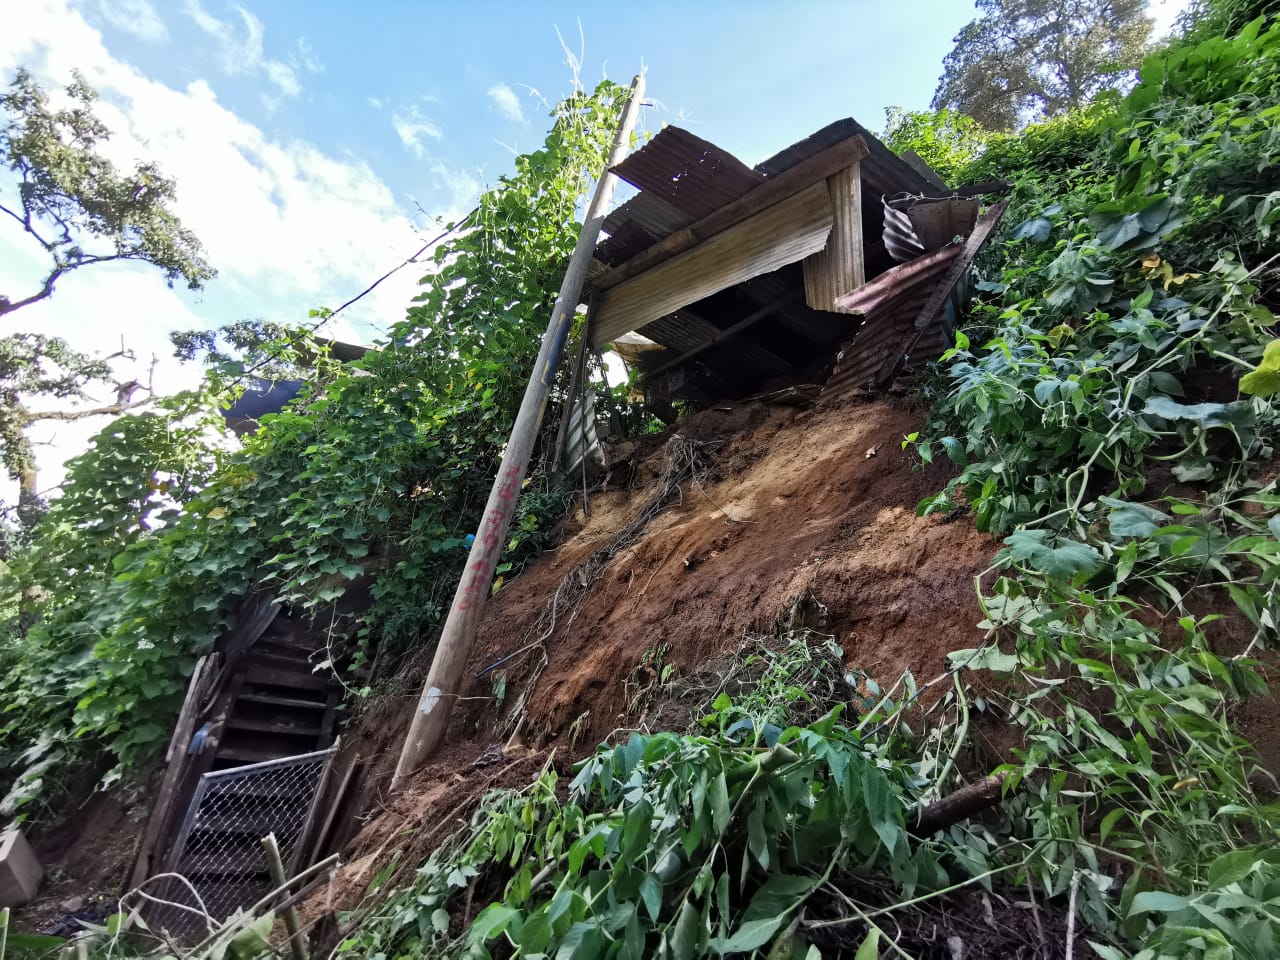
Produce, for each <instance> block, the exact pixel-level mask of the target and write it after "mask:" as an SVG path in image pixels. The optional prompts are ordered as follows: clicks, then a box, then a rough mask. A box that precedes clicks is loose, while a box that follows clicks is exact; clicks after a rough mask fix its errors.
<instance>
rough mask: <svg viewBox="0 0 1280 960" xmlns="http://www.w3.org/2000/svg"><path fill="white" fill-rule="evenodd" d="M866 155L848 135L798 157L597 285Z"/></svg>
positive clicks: (627, 275) (644, 266)
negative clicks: (777, 172)
mask: <svg viewBox="0 0 1280 960" xmlns="http://www.w3.org/2000/svg"><path fill="white" fill-rule="evenodd" d="M866 155H867V144H866V141H865V140H863V139H862V137H850V138H849V139H847V140H842V141H840V142H839V143H837V144H834V145H832V146H830V147H827V148H826V149H825V150H823V151H821V152H819V153H815V154H814V155H813V156H812V157H810V158H809V159H808V160H802V161H800V162H799V163H797V164H796V165H795V166H794V167H792V168H791V169H790V170H786V171H784V172H782V173H780V174H778V175H777V176H776V177H771V178H769V179H768V180H766V181H765V182H764V183H762V184H761V185H760V186H758V187H756V188H755V189H754V190H752V191H751V192H750V193H746V194H744V195H743V196H741V197H739V198H738V199H737V200H733V201H731V202H729V203H726V204H725V205H724V206H723V207H721V208H720V209H719V210H716V211H715V212H714V213H710V214H708V215H707V216H705V217H703V218H702V219H701V220H699V221H698V222H697V223H694V224H691V225H690V226H687V227H685V228H684V229H683V230H677V231H676V232H675V233H673V234H671V235H670V236H667V237H664V238H662V239H661V240H659V241H658V242H657V243H655V244H654V245H653V246H651V247H649V248H648V249H646V250H642V251H640V252H639V253H637V254H636V255H635V256H634V257H632V258H631V259H630V260H626V261H624V262H622V263H620V264H618V265H617V266H616V267H614V268H613V269H612V270H610V271H609V272H608V273H606V274H604V275H603V276H602V277H600V279H599V280H597V281H596V289H597V290H608V289H609V288H610V287H616V286H617V285H618V284H620V283H622V281H624V280H630V279H631V278H632V277H634V276H637V275H638V274H641V273H644V271H646V270H649V269H651V268H652V267H655V266H657V265H658V264H659V263H662V262H663V261H664V260H670V259H671V258H672V257H674V256H676V254H679V253H683V252H684V251H686V250H689V249H690V248H692V247H694V246H696V245H697V244H699V243H701V242H702V241H704V240H706V239H708V238H710V237H713V236H715V235H716V234H717V233H720V232H722V231H724V230H727V229H728V228H729V227H732V226H734V225H735V224H738V223H741V222H742V221H743V220H746V219H747V218H748V217H752V216H755V215H756V214H757V213H759V212H760V211H761V210H764V209H766V208H768V207H771V206H773V205H774V204H775V203H780V202H782V201H783V200H787V199H789V198H791V197H793V196H795V195H796V194H797V193H799V192H800V191H801V190H803V189H805V188H806V187H811V186H813V185H814V184H815V183H819V182H822V181H825V180H826V179H827V177H829V176H831V175H833V174H835V173H839V172H840V171H841V170H846V169H848V168H849V167H851V166H854V165H856V164H857V163H858V162H859V161H860V160H861V159H862V158H863V157H865V156H866Z"/></svg>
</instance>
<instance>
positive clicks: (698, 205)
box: [613, 127, 765, 219]
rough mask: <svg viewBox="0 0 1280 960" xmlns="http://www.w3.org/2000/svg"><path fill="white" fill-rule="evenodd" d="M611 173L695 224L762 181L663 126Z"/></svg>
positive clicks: (710, 146)
mask: <svg viewBox="0 0 1280 960" xmlns="http://www.w3.org/2000/svg"><path fill="white" fill-rule="evenodd" d="M613 172H614V173H616V174H617V175H618V176H620V177H621V178H622V179H623V180H626V181H627V183H630V184H632V185H633V186H635V187H636V188H637V189H639V190H641V191H642V192H644V193H648V194H651V195H653V196H655V197H658V198H660V199H661V200H664V201H665V202H667V203H669V204H671V206H673V207H675V208H676V209H677V210H679V211H681V212H683V213H687V214H689V215H690V216H692V217H694V218H695V219H701V218H702V217H705V216H707V214H709V213H713V212H714V211H716V210H719V209H720V208H721V207H723V206H724V205H725V204H726V203H730V202H732V201H734V200H737V199H738V198H739V197H741V196H742V195H743V194H745V193H747V192H748V191H750V190H752V189H754V188H755V187H758V186H759V185H760V184H761V183H763V182H764V179H765V177H764V174H763V173H760V172H758V171H755V170H752V169H751V168H750V167H748V166H747V165H746V164H744V163H743V162H742V161H741V160H739V159H738V158H737V157H735V156H734V155H733V154H731V153H729V152H728V151H726V150H722V149H720V148H719V147H717V146H716V145H715V144H714V143H711V142H710V141H708V140H703V139H702V138H701V137H695V136H694V135H693V134H692V133H690V132H689V131H688V130H682V129H680V128H679V127H664V128H663V129H662V130H661V131H660V132H659V133H658V135H657V136H655V137H654V138H653V139H652V140H650V141H649V142H648V143H646V144H645V145H644V146H643V147H641V148H640V149H639V150H637V151H636V152H635V153H633V154H631V156H629V157H627V159H625V160H623V161H622V162H621V163H620V164H618V165H617V166H616V167H614V168H613Z"/></svg>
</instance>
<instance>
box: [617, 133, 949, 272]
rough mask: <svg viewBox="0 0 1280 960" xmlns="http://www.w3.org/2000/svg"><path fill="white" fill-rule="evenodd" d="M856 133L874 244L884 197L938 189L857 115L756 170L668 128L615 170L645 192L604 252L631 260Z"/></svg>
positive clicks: (628, 208) (627, 209)
mask: <svg viewBox="0 0 1280 960" xmlns="http://www.w3.org/2000/svg"><path fill="white" fill-rule="evenodd" d="M854 136H861V137H862V138H863V140H865V141H866V144H867V149H868V151H869V152H868V155H867V156H866V157H865V158H864V159H863V160H862V162H861V163H860V164H859V175H860V178H861V184H862V201H863V221H864V236H865V237H866V238H867V242H868V243H869V244H870V243H873V242H874V240H875V238H876V237H877V236H878V235H879V233H880V230H881V225H882V221H883V216H884V213H883V207H882V205H881V198H882V197H884V196H892V195H895V194H899V193H913V194H927V193H929V192H930V190H932V189H933V188H932V187H931V186H930V184H929V182H928V181H927V180H926V179H925V178H924V177H922V176H921V175H920V174H919V173H917V172H916V171H915V170H914V169H912V167H911V166H910V164H908V163H907V162H906V161H904V160H902V159H901V158H899V157H898V156H896V155H895V154H894V153H893V151H891V150H890V149H889V148H888V147H886V146H885V145H884V144H883V143H881V142H880V140H879V139H877V138H876V136H875V135H874V134H873V133H871V131H869V130H868V129H867V128H866V127H864V126H862V124H860V123H858V122H857V121H856V120H853V119H845V120H838V121H836V122H835V123H832V124H828V125H827V126H825V127H823V128H822V129H821V130H819V131H818V132H817V133H814V134H813V135H811V136H808V137H806V138H805V139H803V140H801V141H799V142H798V143H794V144H792V145H791V146H789V147H787V148H786V149H785V150H782V151H780V152H778V153H777V154H775V155H774V156H772V157H770V158H769V159H768V160H765V161H764V162H763V163H760V164H759V165H757V166H756V168H755V169H754V170H751V169H750V168H748V167H747V166H746V165H744V164H742V163H741V162H740V161H738V160H737V159H735V158H734V157H733V156H732V155H731V154H729V153H728V152H726V151H724V150H722V149H720V148H719V147H717V146H715V145H714V144H712V143H709V142H708V141H706V140H702V139H700V138H699V137H695V136H694V135H693V134H691V133H689V132H688V131H686V130H682V129H680V128H679V127H666V128H664V129H663V130H662V131H661V132H660V133H658V135H657V136H655V137H654V138H653V140H651V141H650V142H649V143H647V144H646V145H645V146H644V147H642V148H641V149H640V150H638V151H636V152H635V153H633V154H632V155H631V156H630V157H628V158H627V159H626V160H624V161H623V162H622V163H620V164H618V166H617V167H616V168H615V172H616V173H618V175H619V176H621V177H623V179H625V180H627V181H628V182H630V183H633V184H634V185H635V186H637V187H639V188H640V190H641V192H640V193H639V194H637V195H636V196H635V197H633V198H632V199H630V200H628V201H627V202H626V203H624V204H622V206H620V207H618V208H617V209H616V210H614V211H613V212H612V213H611V214H609V216H608V217H607V218H606V219H605V222H604V232H605V233H606V234H608V235H609V237H608V238H607V239H606V240H604V241H602V243H601V245H600V247H599V248H598V249H599V250H600V256H601V257H602V258H607V262H608V263H610V264H616V263H621V262H624V261H625V260H628V259H630V258H631V257H633V256H635V255H636V254H637V253H640V252H641V251H643V250H646V249H648V247H649V246H651V245H652V244H653V243H655V242H657V241H658V240H661V239H663V238H664V237H667V236H670V235H671V234H672V233H675V232H676V231H677V230H680V229H682V228H684V227H687V226H689V225H690V224H691V223H693V222H694V221H695V220H698V219H700V218H701V217H703V216H706V215H707V214H708V213H711V212H714V211H715V210H718V209H719V208H720V207H722V206H724V205H725V204H726V203H729V202H731V201H733V200H736V199H738V198H739V197H741V196H743V195H744V194H746V193H748V192H749V191H750V190H752V189H754V188H755V187H757V186H759V185H760V183H761V182H763V180H764V179H766V178H768V177H776V176H777V175H778V174H780V173H783V172H785V171H787V170H789V169H791V168H792V167H793V166H795V165H796V164H797V163H800V162H802V161H804V160H807V159H809V158H810V157H812V156H814V155H815V154H818V153H820V152H821V151H823V150H825V149H826V148H827V147H831V146H834V145H835V144H837V143H840V142H842V141H844V140H847V139H849V138H850V137H854ZM633 178H634V179H633ZM673 204H674V205H673ZM629 223H634V224H635V225H636V226H637V227H639V228H640V231H637V230H635V229H633V228H631V227H628V224H629ZM641 231H643V232H641ZM615 238H617V239H615Z"/></svg>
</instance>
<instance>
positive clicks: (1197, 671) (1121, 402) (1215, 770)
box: [917, 18, 1280, 958]
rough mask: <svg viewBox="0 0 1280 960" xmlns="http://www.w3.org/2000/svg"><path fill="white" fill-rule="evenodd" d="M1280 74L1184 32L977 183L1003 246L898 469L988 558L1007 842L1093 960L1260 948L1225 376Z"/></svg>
mask: <svg viewBox="0 0 1280 960" xmlns="http://www.w3.org/2000/svg"><path fill="white" fill-rule="evenodd" d="M1278 66H1280V23H1277V22H1275V21H1267V20H1266V19H1265V18H1258V19H1255V20H1253V21H1251V22H1249V23H1248V24H1247V25H1245V26H1243V27H1242V29H1240V30H1239V31H1238V32H1237V33H1235V34H1234V35H1231V36H1228V37H1223V36H1209V37H1207V38H1206V37H1205V36H1203V34H1202V33H1195V34H1193V36H1192V37H1191V38H1190V39H1188V40H1186V41H1183V42H1176V43H1174V44H1172V45H1171V46H1170V47H1169V48H1168V49H1166V50H1163V51H1160V52H1158V53H1156V54H1154V55H1153V56H1151V57H1149V58H1148V59H1147V61H1146V62H1145V63H1144V65H1143V67H1142V71H1141V82H1140V84H1139V85H1138V86H1137V88H1135V89H1134V90H1133V91H1132V92H1131V93H1130V94H1129V95H1128V96H1127V97H1126V98H1125V99H1124V100H1123V101H1122V102H1115V101H1112V102H1109V103H1106V104H1103V105H1101V106H1097V107H1094V108H1091V109H1090V110H1087V111H1084V112H1083V113H1080V114H1076V115H1069V116H1067V117H1064V118H1062V119H1060V120H1058V121H1054V122H1052V123H1050V124H1045V125H1043V126H1042V127H1040V128H1031V129H1030V130H1028V131H1027V135H1026V136H1025V137H1022V138H1018V139H1014V138H1008V139H1003V140H1002V139H1001V138H996V139H994V140H992V141H989V142H988V143H987V145H986V147H985V149H984V152H983V153H982V154H981V155H979V156H978V157H976V158H975V159H974V160H973V161H972V163H971V165H970V168H969V173H970V174H971V175H972V176H979V177H980V176H983V175H990V174H993V173H994V174H997V175H1000V176H1005V177H1008V178H1009V179H1011V180H1013V181H1014V183H1015V184H1016V186H1015V207H1014V208H1013V211H1012V222H1013V224H1015V226H1013V228H1012V229H1011V230H1010V231H1009V234H1008V235H1007V236H1006V238H1005V242H1004V243H1003V245H1002V246H1000V247H998V248H997V249H994V250H992V251H990V252H989V253H988V254H987V256H986V260H985V268H986V272H987V276H988V278H989V279H988V281H987V282H986V283H985V284H983V286H984V288H985V289H986V290H987V291H988V298H987V300H986V301H985V303H984V304H983V305H982V306H980V307H979V308H978V311H977V313H976V315H975V316H974V317H973V318H972V320H971V323H970V325H969V327H968V328H967V330H966V331H965V332H964V333H961V334H960V335H959V336H958V338H957V344H956V347H955V349H953V350H951V351H949V352H948V354H947V355H946V356H945V357H944V361H945V366H944V368H943V376H944V379H943V381H942V382H941V383H939V384H937V385H936V386H935V389H936V390H937V391H938V395H937V402H936V406H935V415H934V421H933V423H932V424H931V425H930V428H929V430H927V431H926V432H925V436H924V438H923V439H919V440H918V445H917V449H918V451H919V452H920V454H921V456H922V457H924V458H925V459H926V460H927V459H930V458H931V457H932V456H933V454H934V452H935V451H941V452H944V453H945V454H946V455H948V456H950V457H951V458H952V459H954V460H955V461H956V462H957V463H958V464H960V466H961V468H962V469H961V473H960V475H959V476H958V477H957V478H956V480H955V481H953V482H952V483H951V484H950V486H949V487H948V489H947V490H945V491H942V492H941V493H939V494H938V495H937V496H935V497H932V498H930V499H928V500H926V501H925V502H924V503H923V504H921V512H923V513H930V512H933V511H935V510H939V509H951V508H953V507H954V506H955V505H956V504H964V505H967V506H968V507H969V508H970V509H971V510H972V512H973V516H974V518H975V520H976V522H977V524H978V525H979V527H981V528H983V529H988V530H991V531H993V532H997V533H1001V534H1005V535H1006V539H1005V543H1004V548H1003V550H1002V551H1001V552H1000V554H999V555H998V556H997V558H996V564H995V567H994V568H993V569H994V570H995V571H996V572H998V573H999V576H998V577H997V578H996V579H995V580H993V581H989V580H983V581H982V582H981V585H982V592H983V600H982V602H983V606H984V609H985V612H986V614H987V617H988V620H987V623H986V625H987V626H991V627H994V628H997V629H998V630H999V631H1001V632H1002V634H1003V635H1004V636H1007V637H1009V638H1010V639H1011V640H1012V641H1013V652H1012V653H992V654H990V655H988V656H987V657H985V658H984V659H982V660H980V661H977V662H976V663H975V665H981V666H984V667H986V668H987V669H989V670H990V671H991V673H992V679H991V680H990V681H988V682H987V686H985V687H984V689H983V706H984V709H986V710H988V711H990V712H991V713H992V714H993V715H994V716H995V717H996V718H998V719H999V720H1000V721H1001V722H1006V723H1007V722H1012V723H1014V724H1016V725H1017V726H1018V727H1019V728H1020V729H1021V731H1022V738H1023V747H1022V748H1021V750H1020V751H1018V762H1017V763H1015V764H1014V765H1012V767H1011V768H1010V772H1011V774H1012V778H1011V780H1010V781H1009V783H1010V785H1011V786H1012V787H1018V786H1019V784H1020V789H1019V790H1018V792H1017V793H1016V794H1015V795H1014V797H1013V798H1012V799H1011V800H1010V801H1009V802H1008V804H1006V809H1007V810H1008V812H1009V814H1010V816H1009V819H1008V821H1007V823H1006V824H1005V825H1004V826H1005V829H1007V830H1009V831H1010V832H1012V833H1013V834H1014V835H1018V836H1023V837H1025V838H1026V839H1028V840H1032V841H1035V842H1037V843H1039V844H1040V846H1039V847H1038V849H1039V854H1038V855H1037V857H1036V858H1035V859H1034V860H1032V861H1031V862H1030V863H1029V864H1028V870H1029V872H1030V875H1031V876H1032V877H1033V878H1034V879H1035V881H1036V882H1039V883H1040V884H1042V885H1043V887H1044V889H1045V892H1046V893H1049V894H1060V893H1063V892H1064V891H1066V890H1067V889H1068V888H1069V887H1072V886H1076V887H1078V892H1079V894H1080V901H1081V904H1082V909H1083V912H1084V916H1085V917H1086V919H1087V920H1088V921H1089V922H1090V924H1091V926H1092V927H1093V928H1094V931H1095V936H1097V937H1098V939H1099V941H1100V943H1099V944H1098V946H1097V950H1098V952H1099V954H1100V955H1102V956H1104V957H1119V956H1123V955H1125V954H1124V953H1123V952H1122V950H1121V945H1122V944H1124V943H1126V942H1127V943H1131V944H1135V945H1142V947H1143V949H1142V950H1141V952H1140V953H1139V954H1138V956H1140V957H1143V958H1156V957H1215V958H1216V957H1266V956H1271V955H1274V953H1275V952H1276V950H1277V949H1280V948H1278V947H1277V943H1278V942H1280V923H1278V922H1277V918H1276V915H1275V913H1274V909H1273V907H1272V906H1270V902H1271V901H1272V900H1273V898H1274V897H1275V896H1276V893H1277V891H1280V858H1277V857H1276V856H1275V854H1274V845H1275V843H1276V840H1277V839H1278V835H1277V830H1276V827H1275V824H1276V822H1277V821H1276V818H1275V816H1276V813H1277V810H1276V805H1275V803H1274V800H1273V799H1272V798H1273V797H1274V796H1275V791H1276V784H1275V782H1274V780H1272V779H1271V777H1270V774H1268V773H1266V772H1265V771H1264V770H1263V769H1262V768H1261V767H1260V766H1259V765H1258V762H1257V760H1256V755H1255V751H1254V749H1253V747H1252V746H1251V745H1250V744H1249V742H1248V741H1247V740H1246V739H1245V738H1244V737H1242V736H1241V734H1240V732H1239V731H1238V730H1237V727H1236V724H1235V722H1234V711H1235V707H1236V705H1237V704H1238V703H1240V701H1241V700H1242V699H1244V698H1245V697H1247V696H1250V695H1259V694H1265V693H1266V692H1267V685H1266V683H1265V681H1264V679H1263V677H1262V675H1261V674H1260V672H1259V671H1260V669H1261V667H1260V664H1259V663H1258V662H1257V661H1255V660H1253V659H1252V658H1251V657H1252V655H1253V654H1255V653H1257V652H1258V651H1260V650H1261V649H1264V648H1265V647H1267V646H1269V645H1270V644H1271V643H1272V642H1274V640H1275V637H1276V619H1277V616H1280V603H1278V602H1277V600H1278V598H1277V592H1276V591H1277V587H1276V584H1277V574H1278V573H1280V567H1277V562H1276V561H1277V556H1278V555H1280V518H1277V514H1276V511H1277V507H1280V492H1278V491H1277V489H1276V484H1275V480H1274V479H1273V477H1274V470H1273V469H1272V466H1271V465H1272V464H1273V463H1274V458H1275V451H1274V444H1275V439H1276V435H1277V432H1278V428H1280V409H1277V406H1276V404H1275V402H1274V398H1273V397H1272V396H1271V395H1270V393H1269V391H1267V390H1265V389H1253V390H1247V388H1248V386H1249V383H1250V381H1248V380H1247V379H1245V378H1248V377H1250V376H1251V375H1252V376H1254V380H1253V381H1252V382H1253V383H1255V384H1258V383H1260V382H1261V376H1262V375H1263V374H1265V372H1266V369H1267V368H1266V365H1265V363H1263V364H1262V365H1261V370H1260V372H1259V373H1258V374H1251V371H1253V370H1254V368H1255V366H1258V365H1259V362H1260V361H1262V360H1263V359H1264V351H1265V349H1266V347H1267V344H1268V343H1269V342H1270V341H1271V340H1272V339H1273V338H1274V336H1275V328H1276V318H1275V316H1274V315H1273V314H1272V312H1271V307H1273V306H1274V305H1275V304H1276V302H1277V292H1278V291H1277V282H1276V281H1277V277H1278V276H1280V271H1278V269H1277V267H1278V266H1280V244H1278V243H1277V238H1276V225H1277V222H1278V221H1280V207H1277V202H1278V201H1280V173H1278V172H1277V171H1278V170H1280V167H1278V166H1277V161H1280V107H1277V106H1276V103H1277V100H1278V99H1280V97H1278V96H1277V94H1280V71H1278V69H1277V67H1278ZM1046 146H1048V147H1050V148H1051V149H1049V150H1045V149H1043V148H1044V147H1046ZM1057 157H1063V158H1064V159H1067V162H1058V161H1057V160H1056V159H1055V158H1057ZM1046 160H1047V161H1048V162H1046ZM1019 220H1020V221H1021V222H1019ZM1242 380H1243V386H1244V387H1245V388H1246V389H1240V387H1241V385H1242ZM1246 390H1247V392H1246ZM963 655H964V654H961V655H960V656H963Z"/></svg>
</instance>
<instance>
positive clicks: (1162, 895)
mask: <svg viewBox="0 0 1280 960" xmlns="http://www.w3.org/2000/svg"><path fill="white" fill-rule="evenodd" d="M1190 905H1191V904H1190V902H1189V901H1188V900H1187V898H1186V897H1180V896H1178V895H1177V894H1174V893H1166V892H1165V891H1163V890H1147V891H1145V892H1143V893H1139V894H1137V895H1135V896H1134V898H1133V903H1132V904H1131V905H1130V906H1129V916H1131V917H1132V916H1134V915H1136V914H1139V913H1153V912H1154V913H1177V912H1178V911H1180V910H1185V909H1187V907H1189V906H1190Z"/></svg>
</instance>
